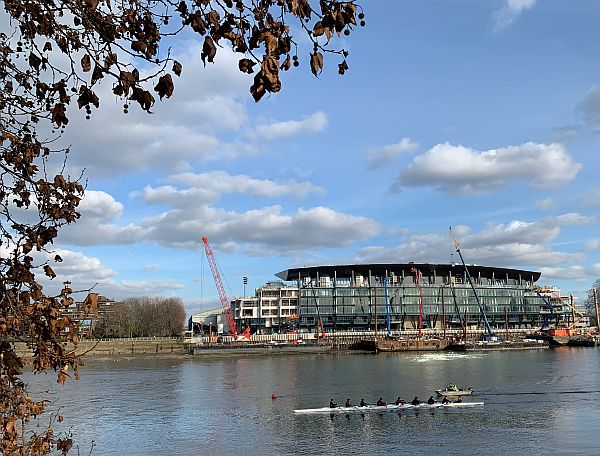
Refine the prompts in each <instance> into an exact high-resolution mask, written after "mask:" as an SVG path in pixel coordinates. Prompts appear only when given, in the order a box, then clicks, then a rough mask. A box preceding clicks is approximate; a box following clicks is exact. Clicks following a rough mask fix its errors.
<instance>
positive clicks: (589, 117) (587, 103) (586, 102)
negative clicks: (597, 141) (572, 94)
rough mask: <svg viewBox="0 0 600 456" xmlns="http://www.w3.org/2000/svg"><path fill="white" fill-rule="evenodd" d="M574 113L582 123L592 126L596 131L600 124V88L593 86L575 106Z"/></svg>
mask: <svg viewBox="0 0 600 456" xmlns="http://www.w3.org/2000/svg"><path fill="white" fill-rule="evenodd" d="M575 112H576V113H577V114H578V115H579V116H580V117H581V119H582V120H583V122H585V123H586V124H589V125H593V126H595V127H596V129H598V125H599V124H600V86H598V85H593V86H592V87H591V88H590V90H588V93H587V94H586V95H585V97H584V99H583V100H581V101H580V102H579V104H577V106H575Z"/></svg>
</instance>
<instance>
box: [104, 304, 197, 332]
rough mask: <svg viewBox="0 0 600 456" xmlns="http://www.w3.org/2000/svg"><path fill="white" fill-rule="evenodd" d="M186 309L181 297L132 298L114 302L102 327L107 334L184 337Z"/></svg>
mask: <svg viewBox="0 0 600 456" xmlns="http://www.w3.org/2000/svg"><path fill="white" fill-rule="evenodd" d="M184 322H185V309H184V307H183V302H182V301H181V299H179V298H163V297H155V298H150V297H147V296H144V297H142V298H129V299H126V300H124V301H121V302H119V303H117V304H115V305H114V309H113V311H112V312H111V313H110V314H109V315H108V317H107V318H106V321H105V322H103V324H102V327H101V328H98V329H99V330H100V331H102V334H96V335H97V336H103V337H154V336H156V337H175V336H180V335H181V331H182V330H183V326H184Z"/></svg>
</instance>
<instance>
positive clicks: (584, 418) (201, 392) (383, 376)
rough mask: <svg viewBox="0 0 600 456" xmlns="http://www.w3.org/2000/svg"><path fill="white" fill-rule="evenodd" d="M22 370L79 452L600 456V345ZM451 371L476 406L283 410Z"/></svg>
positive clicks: (392, 391)
mask: <svg viewBox="0 0 600 456" xmlns="http://www.w3.org/2000/svg"><path fill="white" fill-rule="evenodd" d="M27 381H29V383H30V386H31V389H32V390H34V391H42V390H46V389H49V391H48V393H47V395H48V396H50V398H51V399H53V400H58V401H60V404H61V409H60V413H61V414H62V415H64V416H65V421H64V422H63V423H62V424H60V425H59V426H63V427H62V429H63V430H65V429H68V430H70V431H71V432H72V433H73V435H74V439H75V441H76V445H77V446H78V448H75V452H76V451H77V449H78V450H79V452H80V454H88V453H89V451H90V449H92V454H98V455H117V454H118V455H123V454H125V455H181V454H201V455H204V454H206V455H221V454H223V455H232V454H243V455H253V454H260V455H282V454H284V455H285V454H296V455H316V454H319V455H324V454H332V455H334V454H344V455H347V454H357V455H358V454H369V455H391V454H423V455H449V454H455V455H463V454H469V455H488V454H489V455H495V456H497V455H511V456H516V455H525V454H527V455H532V456H533V455H544V454H552V455H562V454H569V455H586V456H587V455H595V454H600V450H599V448H600V349H599V348H559V349H552V350H525V351H512V352H487V353H481V352H479V353H478V352H474V353H466V354H454V353H445V352H443V353H422V354H411V353H397V354H379V355H365V354H346V353H342V354H332V355H291V356H281V355H274V356H256V357H243V358H222V359H206V358H200V359H199V358H196V359H192V358H189V359H176V360H173V359H171V360H169V359H154V360H148V359H130V360H118V361H117V360H88V361H87V363H86V366H85V367H84V368H83V369H82V375H81V379H80V380H79V381H77V382H67V384H66V385H65V386H60V385H57V384H56V383H55V382H54V377H53V376H50V375H46V376H44V375H42V376H39V375H36V376H28V377H27ZM449 382H454V383H456V384H458V385H460V386H465V387H466V386H470V387H473V388H474V389H475V390H476V391H477V396H476V397H473V399H472V400H477V401H484V402H485V406H484V407H477V408H473V409H451V410H438V411H434V412H420V413H417V412H406V413H404V414H400V415H397V414H383V415H367V416H364V417H363V416H360V415H352V416H345V415H336V416H330V415H295V414H294V413H293V412H292V411H293V410H294V409H297V408H314V407H323V406H326V405H327V404H328V403H329V399H330V398H334V399H335V400H336V401H337V402H338V403H343V402H344V401H345V399H346V398H347V397H349V398H351V399H352V400H353V401H354V402H355V403H358V402H359V401H360V399H361V398H362V397H364V398H365V400H367V401H368V402H374V401H376V400H377V399H378V398H379V397H380V396H382V397H383V398H384V399H385V400H388V401H393V400H395V398H396V397H397V396H398V395H401V396H403V397H404V398H405V399H407V400H410V399H412V398H413V397H414V396H419V398H421V399H423V400H426V399H427V398H428V397H429V396H430V395H431V394H434V390H435V389H438V388H440V387H443V386H445V385H447V384H448V383H449ZM273 393H275V394H277V396H278V398H277V399H276V400H272V399H271V395H272V394H273ZM468 400H471V399H468ZM53 407H54V406H53ZM54 410H55V411H56V409H54Z"/></svg>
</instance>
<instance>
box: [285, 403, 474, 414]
mask: <svg viewBox="0 0 600 456" xmlns="http://www.w3.org/2000/svg"><path fill="white" fill-rule="evenodd" d="M483 405H484V403H483V402H451V403H448V404H442V403H435V404H432V405H429V404H427V403H423V404H419V405H412V404H404V405H394V404H390V405H366V406H364V407H359V406H355V407H322V408H314V409H298V410H294V413H297V414H305V415H309V414H331V413H335V414H340V413H341V414H348V413H361V414H368V413H401V412H404V411H406V412H409V411H412V412H418V411H423V412H426V411H430V410H442V409H453V408H467V407H482V406H483Z"/></svg>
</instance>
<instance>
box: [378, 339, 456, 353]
mask: <svg viewBox="0 0 600 456" xmlns="http://www.w3.org/2000/svg"><path fill="white" fill-rule="evenodd" d="M447 346H448V341H447V340H443V339H382V340H378V341H376V342H375V350H376V351H380V352H403V351H439V350H445V349H446V347H447Z"/></svg>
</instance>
